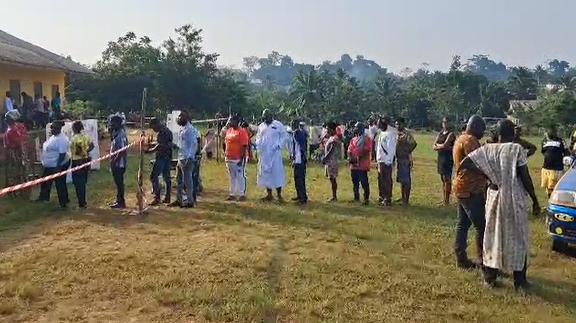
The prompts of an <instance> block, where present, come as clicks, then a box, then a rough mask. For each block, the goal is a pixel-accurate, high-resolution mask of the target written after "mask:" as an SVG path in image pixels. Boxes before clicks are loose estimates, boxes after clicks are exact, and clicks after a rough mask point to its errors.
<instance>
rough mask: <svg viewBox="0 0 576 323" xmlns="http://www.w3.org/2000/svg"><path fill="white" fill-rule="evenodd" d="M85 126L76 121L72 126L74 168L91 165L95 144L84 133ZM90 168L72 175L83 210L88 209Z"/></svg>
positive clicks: (79, 203) (71, 147)
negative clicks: (87, 191) (87, 194)
mask: <svg viewBox="0 0 576 323" xmlns="http://www.w3.org/2000/svg"><path fill="white" fill-rule="evenodd" d="M83 130H84V125H83V124H82V121H75V122H74V123H73V124H72V131H73V132H74V135H73V136H72V141H71V142H70V151H71V152H72V168H74V167H77V166H80V165H83V164H86V163H89V162H90V160H91V159H90V152H91V151H92V150H93V149H94V143H92V141H91V140H90V137H88V136H86V135H85V134H83V133H82V131H83ZM89 172H90V166H88V167H84V168H82V169H79V170H77V171H75V172H73V173H72V183H74V188H75V189H76V197H77V198H78V207H79V208H81V209H85V208H86V184H87V183H88V173H89Z"/></svg>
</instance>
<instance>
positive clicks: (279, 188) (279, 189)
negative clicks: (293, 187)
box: [276, 187, 284, 202]
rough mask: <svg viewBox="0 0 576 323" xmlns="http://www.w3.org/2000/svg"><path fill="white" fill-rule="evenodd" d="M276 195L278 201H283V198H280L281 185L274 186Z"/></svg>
mask: <svg viewBox="0 0 576 323" xmlns="http://www.w3.org/2000/svg"><path fill="white" fill-rule="evenodd" d="M276 197H277V198H278V201H279V202H283V201H284V198H282V187H276Z"/></svg>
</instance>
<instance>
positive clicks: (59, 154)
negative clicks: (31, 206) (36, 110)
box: [38, 121, 70, 208]
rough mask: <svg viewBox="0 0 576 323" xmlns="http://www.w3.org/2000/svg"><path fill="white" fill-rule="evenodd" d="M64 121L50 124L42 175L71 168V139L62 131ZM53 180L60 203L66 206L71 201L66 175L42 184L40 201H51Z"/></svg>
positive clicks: (43, 153) (43, 154) (43, 151)
mask: <svg viewBox="0 0 576 323" xmlns="http://www.w3.org/2000/svg"><path fill="white" fill-rule="evenodd" d="M63 127H64V121H54V122H52V124H51V125H50V132H51V133H52V135H51V136H50V137H49V138H48V139H47V140H46V141H45V142H44V144H43V145H42V157H41V161H42V167H44V171H43V173H42V177H46V176H50V175H53V174H56V173H59V172H61V171H64V170H67V169H68V168H70V141H69V140H68V137H66V135H65V134H63V133H62V128H63ZM52 182H54V184H55V185H56V194H58V203H59V204H60V207H62V208H65V207H67V206H68V203H70V199H69V198H68V187H67V186H66V175H63V176H60V177H57V178H55V179H54V180H53V181H52V180H50V181H46V182H44V183H42V184H41V185H40V196H39V197H38V202H48V201H50V191H51V190H52Z"/></svg>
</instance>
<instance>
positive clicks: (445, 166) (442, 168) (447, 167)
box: [438, 158, 454, 177]
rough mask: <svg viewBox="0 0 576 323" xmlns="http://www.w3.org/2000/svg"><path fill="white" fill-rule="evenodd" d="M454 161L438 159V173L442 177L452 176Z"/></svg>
mask: <svg viewBox="0 0 576 323" xmlns="http://www.w3.org/2000/svg"><path fill="white" fill-rule="evenodd" d="M453 168H454V161H452V159H441V158H439V159H438V174H440V176H442V177H452V169H453Z"/></svg>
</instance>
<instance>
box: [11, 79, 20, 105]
mask: <svg viewBox="0 0 576 323" xmlns="http://www.w3.org/2000/svg"><path fill="white" fill-rule="evenodd" d="M20 92H22V91H20V80H10V95H11V96H12V100H14V103H15V104H16V105H17V106H20V105H21V104H22V97H21V96H20Z"/></svg>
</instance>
